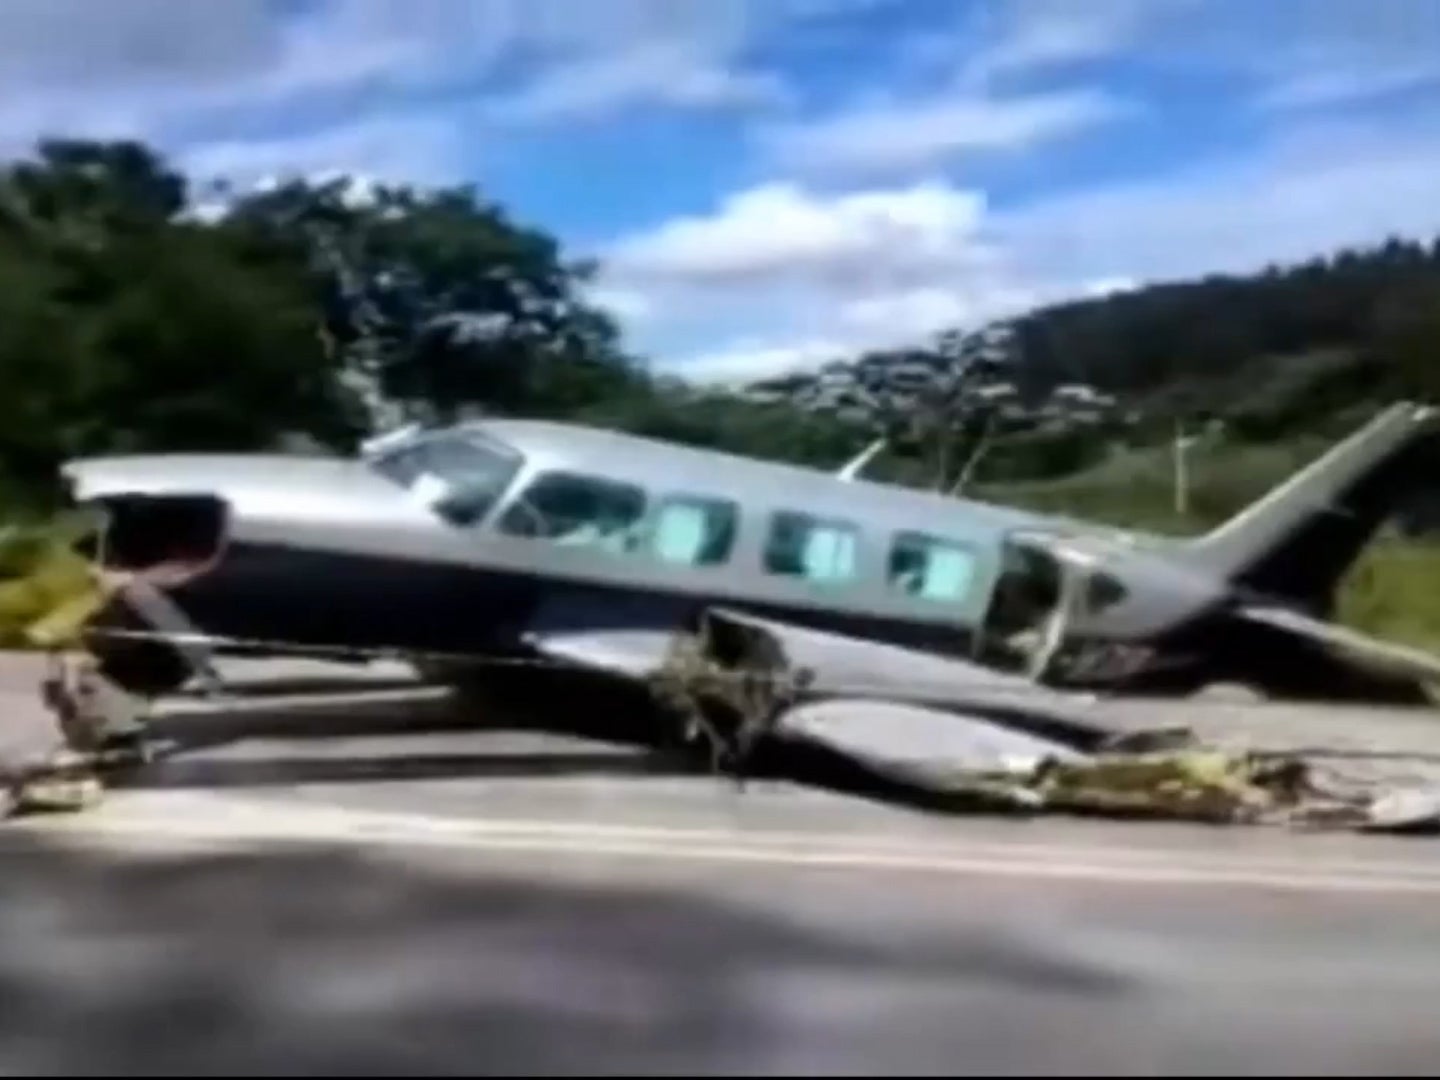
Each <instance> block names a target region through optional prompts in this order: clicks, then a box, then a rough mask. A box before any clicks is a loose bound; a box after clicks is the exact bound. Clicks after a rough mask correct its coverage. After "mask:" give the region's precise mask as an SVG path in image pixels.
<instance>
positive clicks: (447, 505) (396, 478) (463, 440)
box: [370, 432, 522, 525]
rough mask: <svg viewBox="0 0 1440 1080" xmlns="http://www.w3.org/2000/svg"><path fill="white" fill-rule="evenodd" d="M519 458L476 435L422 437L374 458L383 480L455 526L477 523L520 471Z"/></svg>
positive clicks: (504, 447) (373, 461) (493, 442)
mask: <svg viewBox="0 0 1440 1080" xmlns="http://www.w3.org/2000/svg"><path fill="white" fill-rule="evenodd" d="M521 463H522V458H521V456H520V455H519V454H518V453H516V452H515V451H514V450H512V449H511V448H510V447H508V446H506V445H505V444H503V443H500V442H497V441H495V440H494V439H491V438H487V437H485V436H483V435H480V434H479V433H478V432H465V433H463V434H461V433H457V432H444V433H438V434H433V435H424V436H420V437H418V438H416V439H415V440H413V441H410V442H406V443H404V444H403V445H401V446H398V447H396V448H395V449H393V450H387V451H384V452H383V453H380V454H377V455H376V456H374V457H373V458H371V459H370V466H371V468H373V469H374V470H375V471H376V472H378V473H379V474H380V475H381V476H384V477H385V478H386V479H388V480H391V481H393V482H394V483H396V484H399V485H400V486H401V487H403V488H407V489H408V490H409V491H410V492H411V494H413V495H414V496H415V497H416V498H417V499H419V500H420V501H422V502H423V503H424V504H425V505H426V506H428V507H430V508H431V509H432V510H434V511H435V513H437V514H439V515H440V516H441V517H442V518H444V519H445V520H446V521H448V522H450V523H451V524H454V525H473V524H475V523H476V522H478V521H480V520H481V519H482V518H483V517H484V516H485V515H486V513H488V512H489V510H490V508H491V507H492V506H494V505H495V503H496V501H497V500H498V499H499V498H500V496H501V495H503V494H504V493H505V489H506V488H508V487H509V486H510V481H511V480H513V479H514V478H515V474H516V473H517V472H519V470H520V465H521Z"/></svg>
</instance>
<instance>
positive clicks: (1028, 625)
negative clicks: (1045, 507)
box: [974, 533, 1074, 674]
mask: <svg viewBox="0 0 1440 1080" xmlns="http://www.w3.org/2000/svg"><path fill="white" fill-rule="evenodd" d="M1052 539H1053V538H1051V537H1042V536H1035V535H1032V534H1024V533H1013V534H1011V535H1009V536H1007V537H1006V538H1005V540H1004V541H1003V542H1002V544H1001V549H1000V572H999V574H998V576H997V577H996V580H995V587H994V589H992V590H991V593H990V602H989V604H988V606H987V607H986V609H985V612H984V615H983V616H982V618H981V620H980V627H979V631H978V632H977V633H976V635H975V651H974V655H975V659H976V660H978V661H980V662H981V663H984V664H986V665H988V666H991V667H996V668H999V669H1001V670H1003V671H1008V672H1013V673H1016V674H1020V673H1024V672H1028V671H1030V670H1031V666H1032V664H1033V663H1034V662H1035V661H1036V659H1037V657H1038V656H1039V655H1040V650H1042V649H1044V648H1046V645H1047V641H1048V638H1049V633H1050V631H1052V630H1053V629H1054V627H1055V626H1056V625H1057V623H1056V620H1057V618H1058V617H1059V616H1060V608H1061V604H1062V603H1063V602H1064V600H1065V596H1066V591H1067V589H1066V575H1067V573H1069V572H1073V569H1074V568H1070V567H1067V566H1066V565H1065V564H1064V563H1063V562H1062V561H1061V560H1060V559H1059V558H1057V557H1056V556H1055V554H1054V553H1053V552H1052V551H1051V549H1050V546H1049V544H1050V542H1051V541H1052Z"/></svg>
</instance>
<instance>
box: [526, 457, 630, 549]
mask: <svg viewBox="0 0 1440 1080" xmlns="http://www.w3.org/2000/svg"><path fill="white" fill-rule="evenodd" d="M644 519H645V492H644V491H642V490H641V489H640V488H638V487H635V486H634V485H633V484H624V483H618V482H616V481H613V480H602V479H599V478H597V477H592V476H581V475H578V474H576V473H560V472H552V473H543V474H542V475H540V476H538V477H536V478H535V481H534V482H533V483H532V484H531V485H530V486H529V487H528V488H526V489H525V490H524V491H522V492H521V493H520V495H519V496H518V497H517V498H516V500H515V501H514V502H513V503H512V504H511V505H510V507H509V508H508V509H507V510H506V511H505V513H504V515H503V516H502V517H501V519H500V522H499V525H498V527H499V529H500V531H501V532H503V533H507V534H509V535H511V536H533V537H536V538H540V539H547V540H553V541H554V542H555V543H557V544H564V545H566V546H572V545H573V546H581V547H597V548H600V549H602V550H605V551H611V552H616V553H619V552H626V551H633V550H634V549H635V547H636V545H637V542H638V539H639V530H640V528H641V526H642V525H643V523H644Z"/></svg>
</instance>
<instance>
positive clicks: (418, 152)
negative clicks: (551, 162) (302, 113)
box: [178, 114, 463, 187]
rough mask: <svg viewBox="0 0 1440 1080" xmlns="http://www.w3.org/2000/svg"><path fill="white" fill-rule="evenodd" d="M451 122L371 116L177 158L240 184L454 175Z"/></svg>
mask: <svg viewBox="0 0 1440 1080" xmlns="http://www.w3.org/2000/svg"><path fill="white" fill-rule="evenodd" d="M455 136H456V121H455V120H454V119H453V118H452V117H447V116H443V115H434V114H399V115H395V116H377V117H373V118H369V119H365V120H361V121H359V122H357V123H353V124H348V125H345V126H342V127H332V128H324V129H321V130H319V131H317V132H313V133H304V134H299V135H293V136H289V137H285V138H259V139H234V140H225V141H218V142H205V143H199V144H196V145H194V146H191V147H188V148H187V149H186V150H185V151H184V152H183V153H182V154H180V156H179V158H178V161H179V164H180V165H181V166H183V167H184V169H185V170H186V172H187V173H188V174H189V175H191V176H193V177H195V178H196V179H197V180H210V179H220V178H223V179H225V180H228V181H229V182H230V183H232V184H234V185H235V186H236V187H247V186H250V185H254V184H257V183H260V182H263V181H265V180H268V179H270V178H272V177H286V176H295V177H307V178H310V179H317V178H318V177H319V176H321V175H322V174H327V173H328V174H349V175H352V176H356V177H364V178H367V179H374V180H379V181H384V182H391V183H395V182H407V181H408V182H413V183H444V182H447V181H452V180H454V179H456V178H457V176H458V174H459V169H460V166H461V162H462V159H461V156H460V153H461V151H462V149H463V147H462V146H461V144H460V143H459V141H458V140H457V139H456V137H455Z"/></svg>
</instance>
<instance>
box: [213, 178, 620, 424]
mask: <svg viewBox="0 0 1440 1080" xmlns="http://www.w3.org/2000/svg"><path fill="white" fill-rule="evenodd" d="M227 220H228V222H229V223H230V224H231V225H233V226H235V227H238V228H244V229H249V230H252V231H258V233H259V234H262V235H269V236H273V237H276V238H278V240H279V242H281V243H286V244H289V245H291V246H292V249H293V250H294V252H295V254H296V256H297V257H300V258H303V259H305V260H306V261H307V262H308V264H309V265H310V267H311V270H312V273H313V274H314V276H315V280H316V288H317V294H318V295H319V296H320V297H321V302H322V303H323V306H324V309H325V312H326V320H325V321H326V328H327V332H328V334H329V336H330V338H331V340H332V341H333V342H334V343H335V346H336V348H337V350H338V353H339V355H340V357H341V363H342V366H343V367H344V368H345V369H346V370H347V371H349V372H350V373H351V374H352V375H353V376H354V377H355V378H357V379H358V380H359V381H361V382H365V383H368V384H369V385H370V386H371V387H372V388H373V390H374V392H375V393H376V395H377V396H379V397H383V398H385V399H389V400H391V401H394V402H396V403H398V404H399V406H400V409H401V411H402V412H403V413H405V414H407V415H410V416H415V415H419V416H421V417H424V418H428V419H434V420H437V421H445V420H448V419H451V418H453V416H454V415H455V414H456V412H457V411H458V410H460V409H462V408H465V407H467V406H479V407H482V408H485V409H492V410H497V411H526V412H531V413H541V414H543V413H554V412H557V411H559V412H564V411H568V410H570V409H573V408H577V407H582V406H584V405H585V404H586V403H587V402H592V401H595V400H598V399H600V398H603V397H605V396H606V395H608V394H612V393H615V392H619V391H621V390H623V389H624V388H625V387H626V386H627V385H629V384H630V383H632V382H634V381H635V380H636V379H637V378H638V377H639V376H638V373H637V372H635V371H634V370H633V365H632V364H631V363H630V362H629V361H628V360H627V358H626V357H624V355H623V354H622V352H621V350H620V348H619V340H618V333H617V331H616V328H615V327H614V325H613V323H612V322H611V321H610V320H609V318H608V317H607V316H605V315H604V314H603V313H602V312H600V311H599V310H597V309H595V308H593V307H590V306H589V305H587V304H586V303H584V302H583V300H582V299H581V290H582V287H583V285H584V284H585V281H586V279H587V277H588V275H589V273H591V272H592V270H593V268H592V267H590V266H587V265H585V264H581V263H575V262H570V261H567V260H565V259H564V258H563V257H562V255H561V252H560V248H559V245H558V243H557V242H556V240H555V239H554V238H553V237H551V236H549V235H548V234H546V233H544V232H543V231H541V230H538V229H534V228H528V227H523V226H520V225H518V224H516V223H515V222H513V221H511V220H510V218H509V217H508V216H507V215H506V214H505V213H504V212H503V210H501V209H500V208H499V207H497V206H495V205H492V204H489V203H486V202H483V201H481V199H480V198H479V197H478V195H477V194H476V192H475V191H474V190H473V189H472V188H468V187H461V188H446V189H440V190H436V191H430V192H421V191H417V190H415V189H413V188H407V187H394V188H386V187H381V188H376V189H373V190H370V191H366V192H361V193H358V194H357V193H356V192H355V190H354V189H353V188H352V186H351V185H350V184H349V183H348V182H347V181H343V180H342V181H336V182H332V183H329V184H325V185H310V184H306V183H302V182H297V183H292V184H289V185H286V186H284V187H281V188H279V189H277V190H275V191H272V192H267V193H264V194H261V195H255V196H250V197H247V198H244V199H241V200H239V202H238V203H237V204H236V206H235V207H234V209H233V210H232V211H231V213H230V214H229V216H228V218H227Z"/></svg>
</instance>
